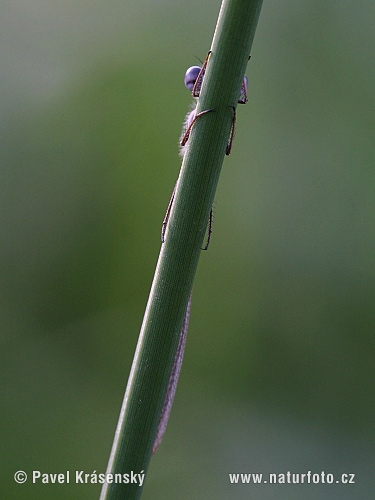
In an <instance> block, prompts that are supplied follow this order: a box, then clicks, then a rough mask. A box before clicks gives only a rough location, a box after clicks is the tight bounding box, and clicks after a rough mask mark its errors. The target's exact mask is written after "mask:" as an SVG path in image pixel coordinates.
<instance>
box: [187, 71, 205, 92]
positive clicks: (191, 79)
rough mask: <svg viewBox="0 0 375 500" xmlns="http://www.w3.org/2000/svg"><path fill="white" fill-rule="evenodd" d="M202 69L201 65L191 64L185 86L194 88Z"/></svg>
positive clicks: (190, 88)
mask: <svg viewBox="0 0 375 500" xmlns="http://www.w3.org/2000/svg"><path fill="white" fill-rule="evenodd" d="M200 70H201V67H200V66H190V68H188V69H187V70H186V73H185V77H184V83H185V87H186V88H188V89H189V90H193V87H194V84H195V82H196V80H197V78H198V75H199V72H200Z"/></svg>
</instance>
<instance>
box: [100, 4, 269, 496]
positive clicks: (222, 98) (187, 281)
mask: <svg viewBox="0 0 375 500" xmlns="http://www.w3.org/2000/svg"><path fill="white" fill-rule="evenodd" d="M261 5H262V0H224V1H223V2H222V6H221V10H220V13H219V18H218V23H217V26H216V30H215V34H214V38H213V42H212V46H211V51H212V53H211V56H210V59H209V62H208V65H207V69H206V73H205V75H204V79H203V85H202V89H201V94H200V98H199V102H198V106H197V113H199V112H200V111H204V110H207V109H212V110H213V111H212V112H210V113H207V114H205V115H203V116H201V117H200V118H198V120H197V121H196V123H195V124H194V126H193V128H192V131H191V134H190V138H189V142H188V149H187V152H186V154H185V156H184V160H183V164H182V167H181V172H180V176H179V179H178V183H177V189H176V194H175V199H174V203H173V207H172V211H171V214H170V218H169V222H168V227H167V232H166V239H165V243H164V244H163V245H162V248H161V252H160V255H159V260H158V263H157V267H156V271H155V276H154V280H153V283H152V287H151V292H150V296H149V300H148V303H147V307H146V311H145V315H144V319H143V324H142V328H141V332H140V336H139V340H138V345H137V348H136V352H135V356H134V361H133V365H132V368H131V372H130V376H129V380H128V386H127V388H126V393H125V397H124V402H123V405H122V408H121V413H120V417H119V421H118V426H117V430H116V434H115V438H114V442H113V447H112V452H111V456H110V459H109V463H108V468H107V474H127V473H128V474H130V473H131V472H132V471H133V472H134V473H136V474H138V473H141V472H144V473H146V471H147V467H148V464H149V460H150V456H151V450H152V446H153V441H154V437H155V433H156V429H157V426H158V423H159V419H160V414H161V410H162V406H163V402H164V399H165V395H166V390H167V386H168V381H169V376H170V372H171V369H172V366H173V362H174V357H175V353H176V349H177V345H178V340H179V335H180V331H181V327H182V323H183V320H184V315H185V311H186V306H187V303H188V300H189V295H190V292H191V289H192V286H193V280H194V275H195V272H196V268H197V265H198V260H199V256H200V254H201V248H202V245H203V240H204V236H205V231H206V228H207V221H208V216H209V211H210V209H211V206H212V203H213V200H214V195H215V191H216V186H217V182H218V179H219V175H220V170H221V166H222V163H223V160H224V156H225V150H226V146H227V142H228V137H229V134H230V130H231V125H232V120H233V107H234V106H236V105H237V99H238V96H239V90H240V87H241V83H242V79H243V76H244V74H245V69H246V64H247V61H248V57H249V54H250V49H251V45H252V41H253V38H254V34H255V29H256V25H257V21H258V17H259V13H260V9H261ZM141 490H142V487H140V486H139V484H138V483H137V484H134V483H133V484H130V483H129V484H125V483H115V482H113V483H112V484H105V485H104V486H103V489H102V494H101V499H102V500H104V499H106V500H113V499H120V498H121V499H125V498H126V499H133V498H139V497H140V495H141Z"/></svg>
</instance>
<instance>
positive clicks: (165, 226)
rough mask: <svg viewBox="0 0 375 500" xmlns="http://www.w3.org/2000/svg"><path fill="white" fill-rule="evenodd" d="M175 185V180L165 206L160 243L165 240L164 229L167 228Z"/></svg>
mask: <svg viewBox="0 0 375 500" xmlns="http://www.w3.org/2000/svg"><path fill="white" fill-rule="evenodd" d="M176 186H177V182H176V184H175V186H174V188H173V192H172V196H171V199H170V200H169V203H168V206H167V211H166V212H165V215H164V219H163V223H162V225H161V242H162V243H164V240H165V231H166V230H167V224H168V220H169V216H170V214H171V209H172V205H173V200H174V195H175V192H176Z"/></svg>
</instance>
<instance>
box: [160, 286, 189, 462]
mask: <svg viewBox="0 0 375 500" xmlns="http://www.w3.org/2000/svg"><path fill="white" fill-rule="evenodd" d="M190 308H191V293H190V297H189V301H188V304H187V307H186V313H185V318H184V322H183V324H182V329H181V333H180V340H179V342H178V346H177V352H176V356H175V358H174V363H173V368H172V371H171V375H170V377H169V382H168V388H167V394H166V396H165V400H164V404H163V409H162V412H161V417H160V421H159V425H158V429H157V431H156V437H155V441H154V445H153V447H152V454H155V453H156V451H157V449H158V448H159V445H160V443H161V441H162V439H163V436H164V433H165V430H166V428H167V424H168V420H169V415H170V413H171V409H172V405H173V399H174V396H175V394H176V389H177V382H178V378H179V376H180V371H181V366H182V360H183V358H184V351H185V344H186V335H187V331H188V327H189V319H190Z"/></svg>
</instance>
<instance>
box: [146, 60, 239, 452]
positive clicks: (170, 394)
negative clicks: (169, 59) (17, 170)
mask: <svg viewBox="0 0 375 500" xmlns="http://www.w3.org/2000/svg"><path fill="white" fill-rule="evenodd" d="M209 57H210V52H209V53H208V54H207V57H206V59H205V61H204V63H203V65H202V66H191V67H190V68H189V69H188V70H187V71H186V73H185V78H184V83H185V86H186V88H188V89H189V90H191V91H192V96H193V97H194V98H195V100H194V107H193V108H192V110H191V111H189V113H188V114H187V115H186V118H185V121H184V124H183V128H182V134H181V137H180V155H181V156H182V157H183V156H184V154H185V151H186V144H187V142H188V140H189V135H190V131H191V129H192V127H193V126H194V123H195V122H196V121H197V119H198V118H200V117H201V116H202V115H204V114H206V113H209V112H210V111H212V110H211V109H207V110H205V111H201V112H200V113H196V103H197V98H198V97H199V94H200V90H201V86H202V82H203V77H204V73H205V70H206V66H207V62H208V60H209ZM238 103H239V104H246V103H247V78H246V76H245V77H244V79H243V81H242V85H241V89H240V96H239V98H238ZM235 125H236V109H235V107H234V106H233V120H232V127H231V131H230V135H229V140H228V144H227V146H226V154H227V155H229V154H230V152H231V149H232V142H233V138H234V131H235ZM175 191H176V185H175V187H174V189H173V193H172V196H171V199H170V200H169V204H168V207H167V211H166V214H165V216H164V219H163V224H162V230H161V240H162V243H164V238H165V232H166V229H167V224H168V219H169V215H170V212H171V209H172V205H173V200H174V196H175ZM211 234H212V208H211V210H210V216H209V221H208V235H207V242H206V246H205V247H204V248H203V250H207V248H208V245H209V243H210V238H211ZM190 308H191V293H190V297H189V302H188V305H187V308H186V313H185V318H184V322H183V325H182V329H181V333H180V339H179V343H178V346H177V352H176V356H175V359H174V363H173V368H172V372H171V375H170V378H169V383H168V388H167V394H166V397H165V400H164V404H163V409H162V414H161V417H160V421H159V425H158V429H157V432H156V437H155V441H154V445H153V449H152V452H153V453H156V451H157V449H158V447H159V445H160V443H161V441H162V439H163V436H164V433H165V430H166V428H167V424H168V419H169V415H170V412H171V409H172V404H173V399H174V396H175V394H176V389H177V382H178V378H179V376H180V371H181V366H182V360H183V357H184V350H185V344H186V335H187V331H188V326H189V318H190Z"/></svg>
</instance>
